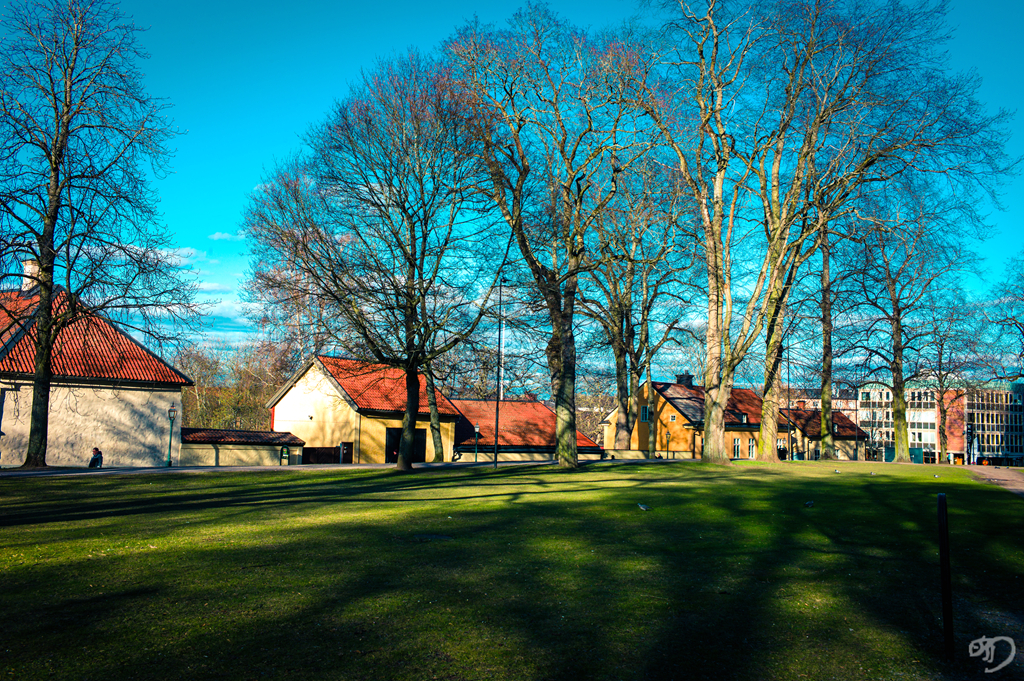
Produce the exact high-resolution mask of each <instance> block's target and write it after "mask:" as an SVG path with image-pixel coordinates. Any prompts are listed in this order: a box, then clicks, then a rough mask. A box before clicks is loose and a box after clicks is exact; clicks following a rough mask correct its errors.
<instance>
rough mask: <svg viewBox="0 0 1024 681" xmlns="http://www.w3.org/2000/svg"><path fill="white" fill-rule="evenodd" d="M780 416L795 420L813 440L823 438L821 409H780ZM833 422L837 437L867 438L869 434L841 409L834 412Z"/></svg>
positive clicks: (794, 423) (796, 424)
mask: <svg viewBox="0 0 1024 681" xmlns="http://www.w3.org/2000/svg"><path fill="white" fill-rule="evenodd" d="M779 411H780V416H782V417H783V418H785V417H786V416H788V417H789V419H790V420H791V421H792V422H793V425H794V426H796V427H797V428H798V429H799V430H800V432H802V433H803V434H804V435H806V436H807V437H808V438H810V439H811V440H820V439H821V410H820V409H780V410H779ZM832 424H833V427H834V429H835V430H834V433H835V435H836V436H837V437H839V438H841V439H844V440H847V439H849V440H852V439H854V438H856V439H859V440H867V439H868V434H867V433H865V432H864V431H863V430H861V428H860V426H858V425H857V424H856V423H854V422H853V421H851V420H850V418H849V417H848V416H847V415H846V414H844V413H843V412H841V411H833V412H832Z"/></svg>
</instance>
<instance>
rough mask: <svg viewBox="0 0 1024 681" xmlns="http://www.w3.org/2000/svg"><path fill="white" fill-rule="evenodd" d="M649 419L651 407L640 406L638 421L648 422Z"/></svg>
mask: <svg viewBox="0 0 1024 681" xmlns="http://www.w3.org/2000/svg"><path fill="white" fill-rule="evenodd" d="M650 420H651V408H650V407H648V406H646V405H644V406H642V407H640V423H648V422H649V421H650Z"/></svg>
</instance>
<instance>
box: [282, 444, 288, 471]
mask: <svg viewBox="0 0 1024 681" xmlns="http://www.w3.org/2000/svg"><path fill="white" fill-rule="evenodd" d="M288 456H289V451H288V448H287V447H281V465H282V466H287V465H288V463H289V462H288Z"/></svg>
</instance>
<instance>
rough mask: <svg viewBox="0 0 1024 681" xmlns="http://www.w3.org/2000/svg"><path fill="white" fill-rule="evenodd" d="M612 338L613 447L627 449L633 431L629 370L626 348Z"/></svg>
mask: <svg viewBox="0 0 1024 681" xmlns="http://www.w3.org/2000/svg"><path fill="white" fill-rule="evenodd" d="M611 340H612V354H613V355H614V356H615V403H616V405H618V412H617V413H616V415H615V449H629V441H630V436H631V435H632V433H633V427H632V426H633V421H632V413H631V412H632V401H631V399H630V398H631V395H630V391H629V382H630V372H629V370H628V368H627V366H626V348H625V347H624V346H623V344H622V343H616V342H615V340H614V339H611Z"/></svg>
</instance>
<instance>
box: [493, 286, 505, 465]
mask: <svg viewBox="0 0 1024 681" xmlns="http://www.w3.org/2000/svg"><path fill="white" fill-rule="evenodd" d="M505 281H506V280H505V278H504V277H501V278H500V279H498V386H497V387H498V394H497V397H498V399H497V400H496V401H495V402H494V468H495V469H497V468H498V421H499V416H498V415H499V413H500V412H501V378H502V376H501V370H502V368H503V367H502V363H503V362H504V359H505V357H504V352H503V351H504V348H503V347H502V345H501V331H502V327H503V326H504V324H505V319H504V317H502V310H501V305H502V302H501V294H502V288H503V286H504V284H505Z"/></svg>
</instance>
